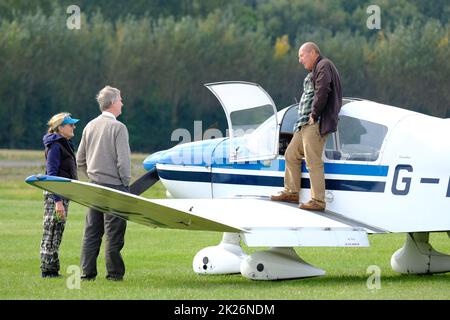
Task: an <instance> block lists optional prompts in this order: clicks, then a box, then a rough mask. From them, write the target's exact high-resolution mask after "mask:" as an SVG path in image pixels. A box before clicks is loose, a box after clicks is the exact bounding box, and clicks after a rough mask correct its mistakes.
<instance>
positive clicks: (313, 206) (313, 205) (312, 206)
mask: <svg viewBox="0 0 450 320" xmlns="http://www.w3.org/2000/svg"><path fill="white" fill-rule="evenodd" d="M299 208H300V209H305V210H314V211H324V210H325V206H323V205H321V204H320V203H318V202H317V201H315V200H309V201H308V202H307V203H302V204H301V205H300V206H299Z"/></svg>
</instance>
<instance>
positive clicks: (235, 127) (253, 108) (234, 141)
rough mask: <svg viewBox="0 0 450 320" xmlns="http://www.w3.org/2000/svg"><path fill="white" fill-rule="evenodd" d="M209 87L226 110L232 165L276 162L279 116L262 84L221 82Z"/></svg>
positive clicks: (208, 85)
mask: <svg viewBox="0 0 450 320" xmlns="http://www.w3.org/2000/svg"><path fill="white" fill-rule="evenodd" d="M206 87H207V88H208V89H209V90H211V92H213V93H214V95H215V96H216V97H217V98H218V99H219V101H220V103H221V105H222V107H223V109H224V110H225V113H226V116H227V121H228V127H229V137H230V157H229V160H230V161H231V162H236V161H253V160H266V159H273V158H275V157H276V156H277V154H278V137H277V127H278V122H277V117H276V112H277V111H276V108H275V105H274V103H273V101H272V98H270V96H269V95H268V94H267V92H266V91H264V89H262V88H261V87H260V86H259V85H257V84H254V83H248V82H219V83H213V84H207V85H206Z"/></svg>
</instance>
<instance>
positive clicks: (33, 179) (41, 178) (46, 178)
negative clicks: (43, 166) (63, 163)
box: [25, 174, 70, 183]
mask: <svg viewBox="0 0 450 320" xmlns="http://www.w3.org/2000/svg"><path fill="white" fill-rule="evenodd" d="M38 181H59V182H68V181H70V179H67V178H62V177H56V176H47V175H44V174H34V175H32V176H29V177H28V178H26V179H25V182H26V183H34V182H38Z"/></svg>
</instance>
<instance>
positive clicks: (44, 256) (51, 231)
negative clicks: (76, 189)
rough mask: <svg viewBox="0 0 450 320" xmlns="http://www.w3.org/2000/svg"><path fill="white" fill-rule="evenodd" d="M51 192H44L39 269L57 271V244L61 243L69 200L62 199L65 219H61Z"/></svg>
mask: <svg viewBox="0 0 450 320" xmlns="http://www.w3.org/2000/svg"><path fill="white" fill-rule="evenodd" d="M50 195H51V193H49V192H47V191H45V192H44V223H43V227H44V231H43V234H42V241H41V250H40V253H41V271H42V272H58V271H59V256H58V251H59V246H60V244H61V240H62V235H63V232H64V227H65V225H66V219H67V213H68V209H69V200H66V199H63V205H64V209H65V211H66V219H64V220H61V219H60V218H59V217H57V216H56V211H55V206H56V205H55V201H54V200H53V199H52V198H51V197H50Z"/></svg>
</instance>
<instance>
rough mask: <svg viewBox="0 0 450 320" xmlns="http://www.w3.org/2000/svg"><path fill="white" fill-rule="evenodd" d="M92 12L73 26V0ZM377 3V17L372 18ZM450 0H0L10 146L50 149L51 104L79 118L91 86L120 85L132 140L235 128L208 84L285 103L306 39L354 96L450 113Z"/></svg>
mask: <svg viewBox="0 0 450 320" xmlns="http://www.w3.org/2000/svg"><path fill="white" fill-rule="evenodd" d="M74 2H77V3H78V5H79V7H80V8H81V12H82V16H81V17H82V19H81V29H80V30H69V29H68V28H67V27H66V21H67V19H68V17H69V16H70V14H68V13H67V12H66V9H67V7H68V6H69V5H71V4H73V3H74ZM370 4H377V5H379V7H380V9H381V29H380V30H376V29H375V30H369V29H368V28H367V26H366V21H367V19H368V17H369V16H370V14H368V13H367V12H366V9H367V7H368V6H369V5H370ZM449 16H450V4H449V2H448V1H446V0H442V1H427V0H410V1H407V0H400V1H388V0H378V1H356V0H329V1H325V0H317V1H308V0H241V1H239V0H231V1H220V0H208V1H200V0H193V1H188V0H170V1H162V0H159V1H158V0H152V1H147V0H133V1H125V0H116V1H109V0H108V1H107V0H96V1H92V0H91V1H88V0H78V1H73V0H69V1H68V0H59V1H55V0H41V1H32V2H30V1H28V0H0V17H1V21H0V66H1V73H0V118H1V121H0V148H34V149H40V148H42V146H41V136H42V135H43V133H44V132H45V128H46V121H47V120H48V119H49V118H50V116H51V115H53V114H54V113H57V112H61V111H68V112H71V113H72V114H73V116H74V117H77V118H81V119H82V121H81V122H80V125H79V126H78V129H77V137H76V142H77V141H78V139H79V137H80V135H81V130H82V128H83V126H84V125H85V124H86V123H87V122H88V121H89V120H90V119H92V118H93V117H95V116H96V115H97V114H98V112H99V111H98V108H97V105H96V102H95V95H96V93H97V92H98V90H99V89H101V88H102V87H103V86H104V85H106V84H109V85H112V86H115V87H117V88H119V89H120V90H121V91H122V96H123V100H124V105H125V108H124V113H123V115H122V117H121V121H123V122H124V123H126V124H127V126H128V128H129V131H130V141H131V147H132V149H133V151H143V152H153V151H156V150H158V149H162V148H166V147H168V146H171V145H174V144H175V143H176V142H172V141H170V137H171V132H172V131H173V130H175V129H176V128H186V129H188V130H189V131H191V132H193V126H194V125H193V122H194V120H203V130H206V129H207V128H208V127H211V126H212V127H218V128H220V129H222V130H223V132H225V130H224V129H225V117H224V115H223V111H222V109H221V108H220V106H219V104H218V102H217V101H216V100H215V98H214V97H213V95H212V94H211V93H210V92H209V91H208V90H207V89H206V88H204V87H203V84H204V83H207V82H214V81H226V80H245V81H252V82H257V83H259V84H261V85H262V87H263V88H265V89H266V90H267V91H268V92H269V94H270V95H271V96H272V98H273V99H274V101H275V103H276V104H277V107H278V108H282V107H284V106H286V105H289V104H291V103H293V102H294V100H295V99H298V98H299V97H300V95H301V82H302V79H303V78H304V76H305V75H306V72H305V70H304V69H303V66H301V65H299V64H298V60H297V50H298V47H299V45H300V44H301V43H302V42H304V41H308V40H312V41H315V42H317V43H318V44H319V45H320V47H321V50H322V52H323V54H324V55H325V56H327V57H329V58H331V59H332V60H333V61H334V62H335V64H336V66H337V67H338V69H339V71H340V74H341V77H342V79H343V89H344V95H345V96H354V97H363V98H367V99H372V100H375V101H377V102H382V103H387V104H391V105H397V106H401V107H404V108H408V109H411V110H416V111H420V112H423V113H426V114H430V115H433V116H439V117H450V90H449V87H450V85H449V84H450V81H449V79H450V63H449V61H450V45H449V37H450V34H449V33H450V28H449V26H450V24H449Z"/></svg>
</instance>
